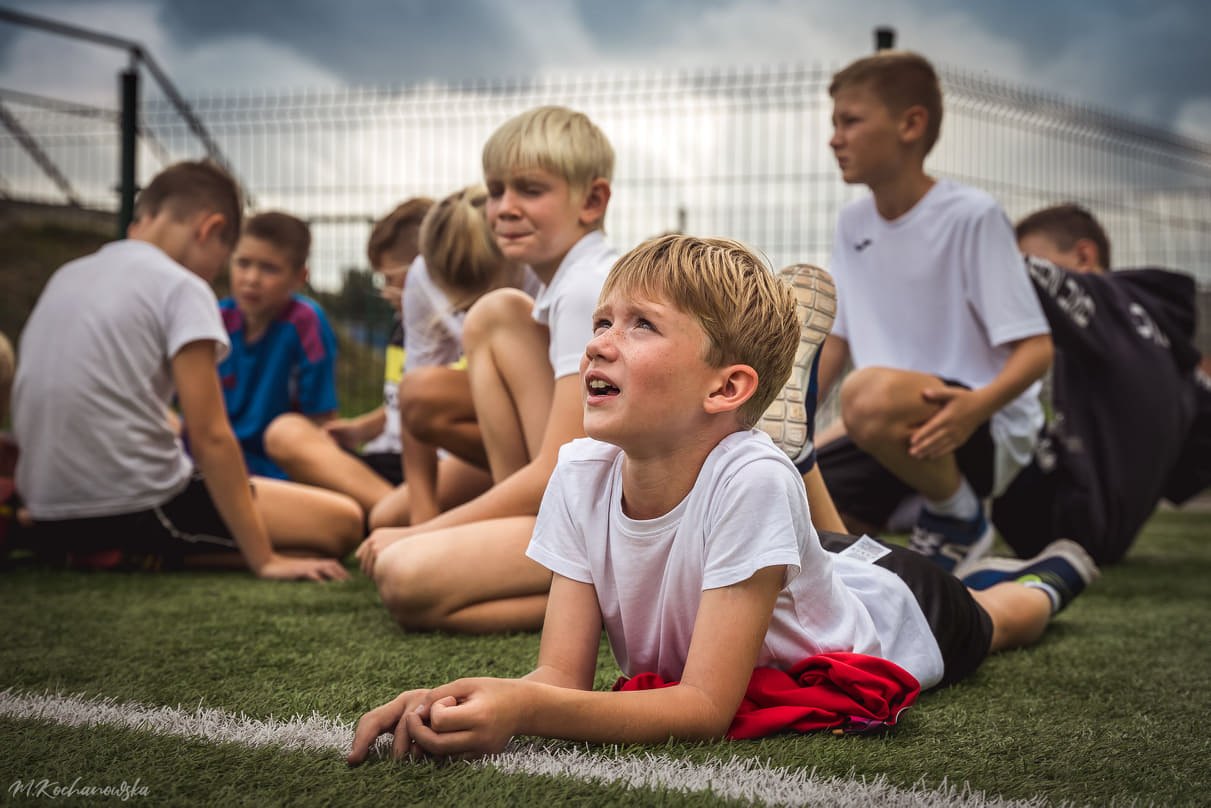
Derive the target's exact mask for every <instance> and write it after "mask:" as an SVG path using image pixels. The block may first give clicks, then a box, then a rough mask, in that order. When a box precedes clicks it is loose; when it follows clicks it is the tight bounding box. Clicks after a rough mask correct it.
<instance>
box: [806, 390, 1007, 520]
mask: <svg viewBox="0 0 1211 808" xmlns="http://www.w3.org/2000/svg"><path fill="white" fill-rule="evenodd" d="M943 381H944V382H945V383H946V384H948V385H950V386H952V387H963V388H966V389H970V388H967V385H965V384H962V383H961V382H955V381H951V380H948V379H943ZM816 459H817V462H818V463H819V464H820V474H821V476H822V477H823V478H824V485H825V487H827V488H828V493H829V494H831V495H832V498H833V502H834V503H836V505H837V510H838V511H840V512H841V514H842V515H843V516H852V517H854V518H857V519H860V520H862V522H863V523H864V524H866V525H869V526H870V527H871V529H873V530H881V529H883V528H884V527H885V526H886V525H887V520H888V518H889V517H890V516H891V515H892V512H894V511H895V509H896V507H897V506H898V505H899V504H900V503H901V502H902V501H903V500H904V499H905V497H908V496H911V495H912V494H915V493H916V491H914V490H913V489H912V487H911V486H909V485H908V484H907V483H905V482H904V481H903V480H901V479H900V478H899V477H897V476H896V475H894V474H892V473H891V472H890V471H888V470H887V469H886V468H884V467H883V465H882V464H881V463H880V462H879V461H878V460H876V459H875V458H874V457H872V456H871V455H870V454H868V453H867V452H866V451H864V450H863V449H860V448H859V447H858V445H857V444H856V443H854V442H853V441H852V440H850V438H849V436H848V435H845V436H842V437H840V438H838V439H836V440H834V441H830V442H828V443H826V444H825V445H823V446H819V447H817V448H816ZM955 459H956V460H957V461H958V463H959V471H960V472H962V474H963V476H964V477H966V478H967V481H968V482H969V483H971V487H972V488H974V489H975V492H976V496H978V497H986V496H988V495H989V494H991V493H992V485H993V474H994V469H995V462H996V447H995V446H994V445H993V442H992V432H991V430H990V429H989V426H988V421H985V422H984V423H982V424H980V426H979V427H978V428H977V429H976V431H975V432H973V433H971V437H969V438H968V439H967V442H966V443H964V444H963V445H962V446H960V447H959V448H958V450H957V451H956V452H955Z"/></svg>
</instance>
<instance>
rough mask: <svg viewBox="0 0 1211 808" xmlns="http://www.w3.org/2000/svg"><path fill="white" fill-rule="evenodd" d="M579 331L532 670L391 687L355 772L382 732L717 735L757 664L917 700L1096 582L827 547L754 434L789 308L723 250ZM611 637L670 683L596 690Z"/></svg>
mask: <svg viewBox="0 0 1211 808" xmlns="http://www.w3.org/2000/svg"><path fill="white" fill-rule="evenodd" d="M593 324H594V332H593V333H594V336H593V339H592V340H591V341H590V342H589V344H588V347H587V349H586V351H585V353H584V356H583V357H582V358H581V362H580V380H581V396H582V399H583V402H584V425H585V431H586V433H587V434H588V436H589V437H588V438H587V439H581V440H577V441H574V442H573V443H571V444H569V445H567V446H565V447H564V449H563V450H562V451H561V452H560V458H559V464H558V466H557V467H556V470H555V472H554V474H553V475H552V479H551V483H550V485H549V486H548V488H547V491H546V494H545V496H544V499H543V503H542V508H541V509H540V511H539V515H538V520H537V524H536V525H535V527H534V536H533V540H532V541H531V542H530V546H529V549H528V550H527V555H528V556H529V557H530V558H532V559H534V560H535V561H537V562H538V563H540V564H542V565H544V566H545V567H547V568H548V569H550V570H551V573H552V575H553V580H552V583H551V592H550V599H549V603H548V607H547V617H546V623H545V625H544V627H543V636H542V644H541V648H540V651H539V658H538V665H537V667H536V669H535V670H534V671H533V672H532V673H530V674H529V675H527V676H526V677H524V678H522V679H490V678H480V679H462V680H459V681H456V682H453V683H451V684H448V685H444V686H442V687H438V688H435V689H433V690H414V691H410V692H407V693H403V694H401V695H400V696H399V697H398V698H396V699H395V700H393V701H391V702H389V703H388V704H386V705H384V706H382V707H379V708H378V709H376V710H373V711H371V712H370V713H368V714H366V715H365V716H363V717H362V719H361V721H360V722H359V724H358V728H357V732H356V734H355V737H354V741H353V748H352V750H351V751H350V754H349V761H350V762H351V763H359V762H361V761H362V760H364V759H365V757H366V755H367V752H368V749H369V747H370V745H371V744H372V743H373V742H374V740H375V738H377V737H378V736H379V735H380V734H382V733H387V732H393V733H394V735H395V742H394V743H395V753H396V755H397V756H404V755H412V756H425V755H429V756H436V757H446V756H451V755H478V754H488V753H492V752H497V751H499V750H501V749H502V748H503V747H504V746H505V744H506V743H507V742H508V740H509V738H510V737H511V736H513V735H515V734H525V735H537V736H543V737H553V738H567V739H574V740H583V741H590V742H598V743H660V742H664V741H667V740H668V739H669V738H670V737H673V738H679V739H708V738H719V737H721V736H723V735H724V733H725V732H727V731H728V729H729V726H730V725H731V724H732V722H733V717H734V716H736V714H737V708H738V707H739V706H740V704H741V700H742V699H743V698H744V697H745V692H746V687H747V686H748V684H749V682H750V677H752V676H753V674H754V668H756V667H757V666H761V667H762V668H776V669H781V670H787V669H791V668H793V667H794V666H796V665H797V664H798V663H800V662H802V661H803V660H804V659H805V658H807V657H812V656H816V655H820V654H829V653H849V652H855V653H857V654H861V655H864V657H865V658H879V659H881V660H884V661H885V663H890V665H891V666H894V667H891V668H887V669H888V670H895V671H898V675H899V676H900V677H901V678H903V677H907V679H904V681H908V682H911V683H912V684H916V685H919V687H920V688H922V689H925V688H930V687H934V686H936V685H939V684H945V683H949V682H954V681H957V680H959V679H961V678H963V677H964V676H966V675H968V674H969V673H971V672H972V671H973V670H975V669H976V667H977V666H978V665H979V664H980V662H981V661H982V660H983V658H984V657H985V656H986V654H987V653H989V652H990V651H996V650H999V649H1002V648H1010V647H1014V646H1020V645H1027V644H1030V643H1032V642H1034V641H1035V640H1036V639H1037V638H1038V637H1039V636H1040V635H1041V634H1042V632H1043V630H1044V629H1045V628H1046V626H1047V624H1048V622H1049V621H1050V619H1051V616H1052V614H1053V613H1054V612H1055V611H1057V610H1058V609H1059V608H1061V607H1062V606H1063V605H1065V604H1066V603H1067V602H1068V601H1069V600H1070V599H1071V597H1072V596H1074V595H1075V594H1076V593H1078V592H1079V591H1080V590H1081V589H1082V588H1083V587H1084V585H1085V583H1086V582H1087V581H1088V580H1089V579H1091V578H1092V577H1093V575H1094V574H1095V573H1096V569H1095V568H1093V567H1092V566H1089V567H1085V568H1082V569H1081V570H1071V569H1070V570H1068V571H1067V572H1068V573H1069V575H1070V577H1069V578H1068V579H1067V580H1062V579H1052V578H1050V577H1048V578H1046V579H1045V580H1036V579H1042V578H1043V576H1027V578H1026V580H1030V581H1031V583H1030V584H1024V583H1019V582H1017V581H1013V582H1004V583H1001V584H998V585H996V586H994V587H992V588H990V589H988V590H986V591H983V592H975V593H973V592H970V591H969V590H967V589H965V588H964V587H963V586H962V584H961V583H959V581H958V579H956V578H954V577H953V576H951V575H950V574H948V573H946V572H945V571H943V570H941V569H940V568H938V567H937V566H936V565H934V564H932V563H930V562H929V561H927V560H926V559H924V558H922V557H921V556H919V555H917V554H915V553H912V552H910V551H908V550H903V549H893V548H891V547H888V546H886V545H882V544H879V543H877V542H875V541H874V540H871V539H861V540H858V542H857V544H855V545H854V546H856V547H857V548H858V549H857V550H856V551H855V550H848V551H846V552H841V553H832V552H828V551H826V550H825V549H824V547H822V546H821V541H820V537H819V535H818V534H817V532H816V530H815V529H814V528H813V527H812V524H811V521H810V519H809V509H808V502H807V498H806V496H805V493H804V485H803V481H802V479H801V478H800V476H799V474H798V472H797V471H796V469H795V467H794V464H793V463H792V462H791V461H790V459H789V458H788V457H787V456H786V453H785V452H784V451H782V450H780V449H778V448H776V447H775V446H774V445H773V443H772V442H771V441H770V439H769V437H768V436H767V435H766V434H764V433H763V432H760V431H758V430H755V429H753V428H752V426H753V424H755V423H756V422H757V421H758V419H759V418H760V417H761V414H762V413H763V412H764V411H765V409H766V407H767V406H768V404H769V403H770V401H772V400H773V399H774V397H775V396H776V395H777V393H778V391H779V389H780V388H781V386H782V385H783V383H784V382H785V380H786V379H787V377H788V376H789V373H790V369H791V364H792V362H793V360H794V357H795V352H796V349H797V347H798V345H799V342H800V319H799V318H798V317H797V316H796V311H795V300H794V296H793V294H792V292H791V291H790V289H789V287H787V286H786V285H784V284H783V283H781V282H780V281H779V279H778V278H776V277H775V276H774V275H773V274H772V273H771V272H770V271H769V270H768V269H767V268H766V267H765V266H764V265H763V264H762V263H761V262H760V261H759V259H757V258H756V256H754V255H753V254H752V253H751V252H749V251H748V250H747V249H745V248H744V247H743V246H742V245H740V244H738V243H736V242H732V241H726V240H722V239H710V240H703V239H696V238H692V237H685V236H666V237H663V238H660V239H656V240H653V241H649V242H646V243H645V244H642V245H640V246H639V247H638V248H636V249H635V250H633V251H631V252H630V253H628V254H627V255H625V256H623V258H622V259H620V260H619V262H618V263H617V264H616V265H615V267H614V268H613V270H611V272H610V275H609V277H608V278H607V280H606V283H605V285H604V287H603V289H602V292H601V297H600V299H599V303H598V306H597V309H596V311H595V312H594V314H593ZM839 544H841V545H847V544H850V542H849V541H848V540H845V539H843V540H841V541H840V542H839ZM862 550H869V551H870V552H866V553H863V552H861V551H862ZM603 626H604V627H605V630H606V632H607V634H608V636H609V640H610V644H611V647H612V648H613V651H614V656H615V658H616V659H617V661H618V664H619V666H620V667H621V668H622V671H623V673H624V674H625V675H626V676H629V677H636V676H638V675H640V674H654V675H656V676H658V677H660V679H662V680H663V681H664V682H666V683H673V684H672V685H671V686H668V687H663V688H660V689H653V690H646V691H638V692H636V691H633V690H623V691H622V692H611V693H602V692H593V691H592V690H591V688H592V686H593V677H594V672H595V670H596V664H597V649H598V643H599V639H600V635H601V630H602V627H603ZM881 664H884V663H881ZM885 667H886V665H885Z"/></svg>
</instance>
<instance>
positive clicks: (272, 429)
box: [264, 412, 315, 460]
mask: <svg viewBox="0 0 1211 808" xmlns="http://www.w3.org/2000/svg"><path fill="white" fill-rule="evenodd" d="M314 432H315V425H314V424H312V423H311V421H309V420H308V419H307V418H306V416H303V415H299V414H298V413H297V412H288V413H285V414H284V415H279V416H278V417H277V418H274V419H273V420H272V421H270V422H269V426H267V427H265V436H264V441H265V451H266V452H267V453H268V454H269V456H270V457H272V458H273V459H275V460H277V459H279V458H285V457H291V456H293V455H294V454H296V453H297V452H298V449H299V446H300V445H302V441H305V440H306V439H307V438H308V437H309V436H310V435H311V434H312V433H314Z"/></svg>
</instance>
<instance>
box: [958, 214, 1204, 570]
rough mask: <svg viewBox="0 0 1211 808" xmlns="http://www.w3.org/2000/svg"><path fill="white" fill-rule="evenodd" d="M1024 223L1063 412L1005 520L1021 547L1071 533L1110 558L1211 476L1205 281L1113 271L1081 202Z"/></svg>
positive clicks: (1021, 240)
mask: <svg viewBox="0 0 1211 808" xmlns="http://www.w3.org/2000/svg"><path fill="white" fill-rule="evenodd" d="M1016 231H1017V238H1018V245H1019V247H1020V248H1021V250H1022V251H1023V252H1024V253H1027V258H1026V266H1027V268H1028V269H1029V271H1030V277H1031V280H1032V281H1033V282H1034V286H1035V291H1036V293H1037V294H1038V297H1039V302H1040V303H1041V304H1042V307H1043V311H1044V313H1045V314H1046V316H1047V320H1048V322H1049V324H1050V325H1051V332H1052V339H1053V340H1054V343H1055V360H1054V369H1053V377H1052V378H1053V382H1052V385H1053V388H1052V389H1053V405H1054V407H1053V408H1054V415H1053V417H1052V418H1051V419H1050V421H1049V423H1047V424H1046V425H1045V426H1044V427H1043V431H1042V433H1041V435H1040V440H1039V445H1038V448H1037V449H1036V451H1035V458H1034V461H1033V462H1032V463H1031V464H1030V465H1029V466H1027V467H1026V468H1025V469H1023V470H1022V472H1021V473H1020V474H1019V475H1018V477H1017V478H1016V479H1015V480H1014V482H1013V483H1012V484H1011V485H1010V487H1009V488H1008V489H1007V490H1006V492H1005V493H1004V494H1003V495H1002V496H1001V497H1000V498H998V499H997V500H996V501H995V503H994V506H993V511H992V515H993V521H994V523H995V524H996V526H997V528H998V529H999V530H1000V532H1001V535H1002V536H1003V537H1004V539H1005V540H1006V542H1008V543H1009V545H1010V546H1011V547H1012V548H1013V549H1014V551H1015V552H1016V553H1017V554H1018V555H1019V556H1021V557H1026V556H1030V555H1033V554H1035V553H1037V552H1039V551H1040V550H1042V549H1043V547H1044V546H1046V545H1047V544H1048V543H1049V542H1050V541H1051V540H1052V539H1054V538H1056V537H1060V536H1063V537H1067V538H1069V539H1072V540H1074V541H1076V542H1077V543H1078V544H1080V545H1082V546H1083V547H1084V548H1085V549H1086V550H1087V551H1088V552H1089V554H1090V555H1091V556H1093V558H1094V559H1095V560H1096V561H1097V563H1098V564H1109V563H1112V562H1115V561H1118V560H1119V559H1120V558H1122V557H1123V555H1124V554H1125V553H1126V552H1127V549H1128V548H1129V547H1130V545H1131V542H1132V541H1134V539H1135V536H1136V534H1137V533H1138V532H1139V530H1140V528H1141V527H1142V526H1143V524H1144V522H1146V521H1147V520H1148V518H1149V517H1150V516H1151V515H1152V512H1153V509H1154V508H1155V507H1156V504H1157V502H1158V501H1159V500H1160V499H1161V497H1166V498H1168V499H1169V500H1171V501H1173V502H1175V503H1179V504H1180V503H1182V502H1184V501H1186V500H1187V499H1189V498H1190V497H1192V496H1193V495H1195V494H1196V493H1198V492H1199V491H1201V490H1202V489H1203V488H1205V487H1206V486H1207V485H1208V484H1211V380H1209V379H1208V377H1207V376H1206V375H1205V374H1204V373H1203V372H1202V371H1201V370H1199V368H1198V364H1199V360H1200V355H1199V352H1198V349H1197V348H1195V346H1194V345H1193V337H1194V327H1195V310H1194V296H1195V284H1194V279H1193V278H1191V277H1190V276H1189V275H1186V274H1183V273H1177V272H1169V271H1166V270H1161V269H1126V270H1118V271H1115V272H1109V271H1108V268H1109V266H1110V245H1109V242H1108V240H1107V238H1106V235H1105V232H1104V231H1103V230H1102V228H1101V226H1100V225H1099V224H1098V223H1097V221H1096V220H1095V219H1094V218H1093V216H1091V215H1090V214H1089V213H1088V212H1087V211H1085V210H1084V209H1082V208H1080V207H1079V206H1076V205H1060V206H1057V207H1052V208H1047V209H1044V210H1040V211H1038V212H1036V213H1033V214H1031V215H1030V216H1028V217H1026V218H1025V219H1023V220H1022V221H1021V222H1020V223H1019V224H1018V225H1017V228H1016ZM1002 562H1003V560H1000V561H998V560H996V559H989V560H988V562H986V563H985V564H979V565H977V568H978V569H973V570H972V571H971V574H970V575H969V576H965V582H967V583H968V585H969V586H971V585H972V584H973V583H979V581H978V580H976V576H982V577H985V578H988V577H993V576H991V575H990V570H994V569H996V568H997V566H998V564H1000V563H1002ZM968 579H970V580H968Z"/></svg>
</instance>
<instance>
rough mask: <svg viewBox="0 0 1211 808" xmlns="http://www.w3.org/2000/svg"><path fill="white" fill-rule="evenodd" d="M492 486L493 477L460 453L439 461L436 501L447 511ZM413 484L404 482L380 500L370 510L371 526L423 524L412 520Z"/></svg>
mask: <svg viewBox="0 0 1211 808" xmlns="http://www.w3.org/2000/svg"><path fill="white" fill-rule="evenodd" d="M491 487H492V477H491V475H489V474H488V472H486V471H484V470H483V469H481V468H476V467H475V466H473V465H471V464H470V463H467V462H466V461H464V460H460V459H458V458H457V457H443V458H441V459H440V460H438V461H437V505H438V509H439V511H443V512H444V511H447V510H449V509H450V508H453V507H455V506H456V505H461V504H463V503H464V502H467V501H469V500H472V499H474V498H475V497H477V496H479V495H480V494H482V493H483V492H485V491H487V490H488V489H489V488H491ZM411 490H412V489H411V486H410V485H409V484H408V483H404V484H403V485H401V486H399V487H398V488H396V489H395V490H393V491H392V492H391V493H390V494H388V495H387V496H385V497H383V498H382V499H381V500H379V502H378V504H377V505H375V506H374V508H373V509H372V510H371V511H370V521H369V524H370V529H371V530H375V529H377V528H381V527H394V526H406V525H412V524H420V522H419V521H418V522H413V521H412V494H411ZM429 518H432V517H429Z"/></svg>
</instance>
